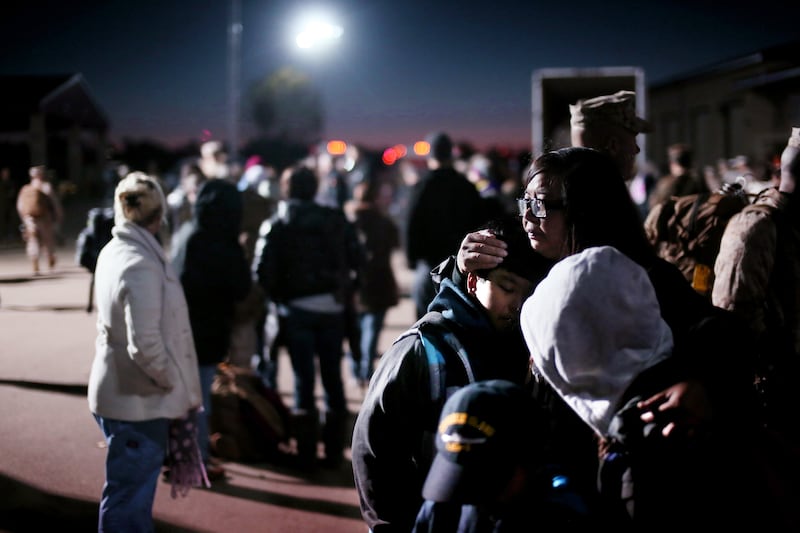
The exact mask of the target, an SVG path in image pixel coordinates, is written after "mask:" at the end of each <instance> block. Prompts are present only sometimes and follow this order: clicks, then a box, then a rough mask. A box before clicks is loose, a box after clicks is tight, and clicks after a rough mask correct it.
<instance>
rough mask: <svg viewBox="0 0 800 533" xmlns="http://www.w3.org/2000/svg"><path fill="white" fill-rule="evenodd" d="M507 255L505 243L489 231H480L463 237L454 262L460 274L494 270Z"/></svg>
mask: <svg viewBox="0 0 800 533" xmlns="http://www.w3.org/2000/svg"><path fill="white" fill-rule="evenodd" d="M507 255H508V252H507V251H506V243H505V241H502V240H500V239H498V238H497V237H495V236H494V235H493V234H492V232H490V231H489V230H481V231H475V232H472V233H468V234H467V236H466V237H464V240H463V241H461V247H460V248H459V249H458V256H457V257H456V261H457V263H458V269H459V270H460V271H461V272H464V273H470V272H475V271H476V270H483V269H489V268H495V267H496V266H497V265H499V264H500V263H502V262H503V258H504V257H505V256H507Z"/></svg>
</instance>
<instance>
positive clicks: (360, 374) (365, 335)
mask: <svg viewBox="0 0 800 533" xmlns="http://www.w3.org/2000/svg"><path fill="white" fill-rule="evenodd" d="M385 318H386V311H385V310H382V311H376V312H374V313H361V314H360V315H359V316H358V320H359V326H360V327H361V361H358V363H357V364H356V363H355V362H354V367H355V368H354V369H353V376H354V377H355V378H357V379H361V380H364V381H369V379H370V378H371V377H372V373H373V371H374V368H373V366H374V363H375V360H376V359H377V358H378V339H379V338H380V335H381V331H382V330H383V323H384V319H385Z"/></svg>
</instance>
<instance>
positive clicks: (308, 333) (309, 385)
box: [281, 307, 347, 413]
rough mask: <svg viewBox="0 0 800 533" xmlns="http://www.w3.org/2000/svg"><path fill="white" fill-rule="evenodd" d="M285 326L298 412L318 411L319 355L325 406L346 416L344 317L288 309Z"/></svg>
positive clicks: (283, 326) (294, 308) (283, 331)
mask: <svg viewBox="0 0 800 533" xmlns="http://www.w3.org/2000/svg"><path fill="white" fill-rule="evenodd" d="M281 326H282V328H283V329H282V333H283V334H284V337H283V338H284V340H285V342H286V349H287V351H288V352H289V359H290V360H291V362H292V370H293V371H294V407H295V409H300V410H304V411H307V412H315V411H316V410H317V409H316V400H315V398H314V386H315V384H316V375H317V371H316V365H315V356H316V357H318V358H319V372H320V378H321V379H322V388H323V390H324V393H325V406H326V408H327V410H328V411H332V412H335V413H344V412H345V410H346V408H347V405H346V401H345V397H344V385H343V384H342V367H341V364H342V343H343V342H344V315H343V314H342V313H315V312H313V311H306V310H304V309H298V308H296V307H288V314H287V316H286V317H285V321H284V322H283V323H282V324H281Z"/></svg>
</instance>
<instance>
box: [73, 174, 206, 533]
mask: <svg viewBox="0 0 800 533" xmlns="http://www.w3.org/2000/svg"><path fill="white" fill-rule="evenodd" d="M165 212H166V201H165V199H164V194H163V192H162V190H161V187H160V185H159V184H158V182H157V181H156V180H155V179H153V178H152V177H150V176H148V175H146V174H144V173H141V172H133V173H131V174H129V175H128V176H127V177H126V178H124V179H123V180H122V181H120V182H119V184H118V185H117V188H116V191H115V193H114V222H115V226H114V229H113V232H112V233H113V238H112V239H111V241H109V243H108V244H107V245H106V246H105V247H104V248H103V249H102V251H101V252H100V255H99V257H98V260H97V269H96V272H95V298H96V304H97V340H96V342H95V357H94V362H93V364H92V370H91V375H90V377H89V395H88V396H89V408H90V410H91V412H92V413H93V414H94V416H95V418H96V420H97V423H98V425H99V426H100V429H101V430H102V431H103V434H104V435H105V438H106V443H107V445H108V453H107V456H106V479H105V484H104V486H103V494H102V500H101V502H100V519H99V530H100V531H115V532H117V531H152V530H153V519H152V507H153V499H154V497H155V491H156V485H157V483H158V477H159V474H160V472H161V467H162V465H163V464H164V463H165V459H166V458H167V457H170V459H173V460H174V459H176V458H178V457H181V458H182V460H180V461H178V462H174V461H173V462H171V463H170V462H169V461H168V463H169V464H171V466H172V469H171V476H172V478H173V479H172V481H173V496H174V495H175V492H176V490H178V489H181V492H183V494H185V491H186V490H188V487H189V486H191V485H196V484H199V483H200V482H203V481H205V471H204V470H203V468H202V462H201V461H199V460H198V459H197V457H198V450H197V445H196V426H194V424H193V421H194V418H195V414H196V412H197V409H198V408H199V407H200V406H201V405H202V398H201V394H200V378H199V373H198V366H197V355H196V353H195V346H194V342H193V340H192V331H191V327H190V325H189V314H188V310H187V306H186V300H185V298H184V295H183V289H182V287H181V283H180V280H179V279H178V277H177V275H176V274H175V272H174V271H173V269H172V267H171V266H170V263H169V261H168V259H167V257H166V256H165V253H164V249H163V248H162V246H161V244H160V243H159V241H158V240H157V238H156V235H157V234H158V231H159V229H160V227H161V224H162V221H163V220H164V215H165ZM186 436H188V437H193V438H190V439H189V440H188V441H186V442H187V443H189V444H190V445H189V446H188V447H187V448H184V449H178V448H173V443H175V444H177V443H178V442H180V440H182V439H183V437H186ZM176 437H180V438H176ZM179 453H180V455H179ZM206 482H207V481H206ZM176 483H177V485H176Z"/></svg>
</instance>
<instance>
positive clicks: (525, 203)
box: [517, 198, 564, 218]
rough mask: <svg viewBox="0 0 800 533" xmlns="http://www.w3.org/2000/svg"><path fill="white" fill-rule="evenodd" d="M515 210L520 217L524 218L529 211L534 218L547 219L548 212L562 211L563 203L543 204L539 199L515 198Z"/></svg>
mask: <svg viewBox="0 0 800 533" xmlns="http://www.w3.org/2000/svg"><path fill="white" fill-rule="evenodd" d="M517 209H519V216H521V217H524V216H525V213H527V212H528V209H530V210H531V214H532V215H533V216H534V217H536V218H547V212H548V211H560V210H561V209H564V202H545V201H544V200H543V199H541V198H517Z"/></svg>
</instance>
